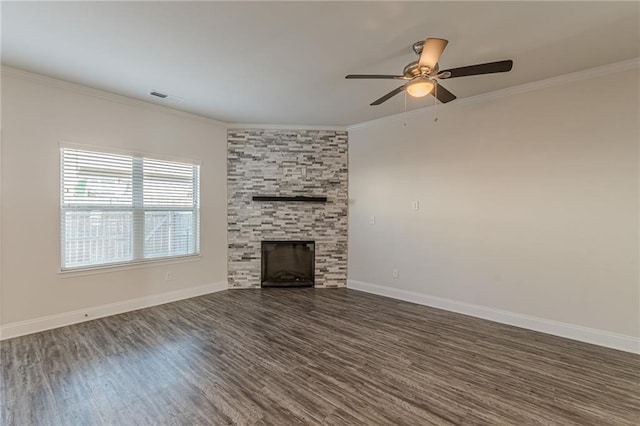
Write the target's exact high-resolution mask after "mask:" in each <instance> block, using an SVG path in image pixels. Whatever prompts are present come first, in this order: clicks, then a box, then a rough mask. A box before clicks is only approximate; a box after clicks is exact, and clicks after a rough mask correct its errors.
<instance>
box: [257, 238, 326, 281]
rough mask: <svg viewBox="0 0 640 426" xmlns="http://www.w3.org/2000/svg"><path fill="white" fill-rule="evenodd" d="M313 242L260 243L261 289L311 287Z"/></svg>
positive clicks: (313, 257)
mask: <svg viewBox="0 0 640 426" xmlns="http://www.w3.org/2000/svg"><path fill="white" fill-rule="evenodd" d="M314 265H315V242H314V241H262V274H261V284H260V286H261V287H313V285H314V279H315V276H314Z"/></svg>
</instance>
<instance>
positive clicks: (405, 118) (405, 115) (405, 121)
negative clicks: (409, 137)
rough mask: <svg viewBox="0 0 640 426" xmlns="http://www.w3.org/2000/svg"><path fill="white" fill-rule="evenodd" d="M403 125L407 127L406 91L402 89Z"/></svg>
mask: <svg viewBox="0 0 640 426" xmlns="http://www.w3.org/2000/svg"><path fill="white" fill-rule="evenodd" d="M404 127H407V91H406V90H405V91H404Z"/></svg>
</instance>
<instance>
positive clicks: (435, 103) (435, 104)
mask: <svg viewBox="0 0 640 426" xmlns="http://www.w3.org/2000/svg"><path fill="white" fill-rule="evenodd" d="M433 90H434V93H433V94H434V95H435V96H434V97H433V122H434V123H437V122H438V84H437V83H436V86H435V87H434V88H433Z"/></svg>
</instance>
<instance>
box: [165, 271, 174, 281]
mask: <svg viewBox="0 0 640 426" xmlns="http://www.w3.org/2000/svg"><path fill="white" fill-rule="evenodd" d="M172 279H173V272H165V273H164V280H165V281H171V280H172Z"/></svg>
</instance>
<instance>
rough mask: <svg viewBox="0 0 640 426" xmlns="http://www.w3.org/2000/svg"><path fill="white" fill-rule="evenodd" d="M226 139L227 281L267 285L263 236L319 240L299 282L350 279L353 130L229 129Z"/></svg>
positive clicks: (266, 238) (270, 239)
mask: <svg viewBox="0 0 640 426" xmlns="http://www.w3.org/2000/svg"><path fill="white" fill-rule="evenodd" d="M227 143H228V145H227V148H228V149H227V235H228V253H229V254H228V256H229V257H228V282H229V288H260V287H261V286H262V285H263V281H264V275H263V274H264V272H265V271H264V267H265V266H264V265H263V261H264V252H263V242H296V241H297V242H304V243H309V242H313V250H312V251H313V255H314V256H313V266H312V268H313V274H311V276H312V280H311V283H310V284H309V282H308V280H303V278H301V277H298V278H294V277H292V276H288V279H289V280H290V281H291V282H292V283H293V285H295V283H296V279H297V280H300V281H299V282H302V281H307V282H306V285H313V286H315V287H344V286H346V281H347V206H348V175H347V173H348V169H347V167H348V159H347V158H348V157H347V155H348V151H347V132H344V131H328V130H259V129H246V130H245V129H243V130H239V129H229V131H228V133H227ZM301 247H302V246H299V247H298V248H301ZM279 250H283V251H279V252H278V254H277V256H276V258H279V257H280V258H283V257H282V256H288V255H289V254H292V253H293V252H291V251H290V249H286V248H285V249H282V248H281V249H279ZM288 250H289V251H288ZM306 250H307V252H306V253H307V254H309V250H310V247H309V246H307V247H306ZM269 256H270V254H267V257H269ZM304 256H305V255H304V253H302V252H301V253H298V257H299V259H298V260H300V259H303V260H304ZM284 262H285V266H286V265H287V263H286V262H287V261H284ZM289 266H291V265H289ZM267 269H268V270H267V272H269V268H268V267H267ZM289 272H295V274H292V275H296V274H300V271H299V270H298V269H296V268H293V269H292V270H290V271H289ZM302 275H304V274H302ZM272 278H273V277H272ZM277 279H282V280H285V281H286V280H287V276H286V273H284V272H283V273H282V275H280V278H277ZM277 279H276V280H275V281H277ZM267 281H274V280H267ZM271 284H272V283H271ZM281 284H282V283H281ZM269 285H270V284H269V283H268V284H267V286H269Z"/></svg>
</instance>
